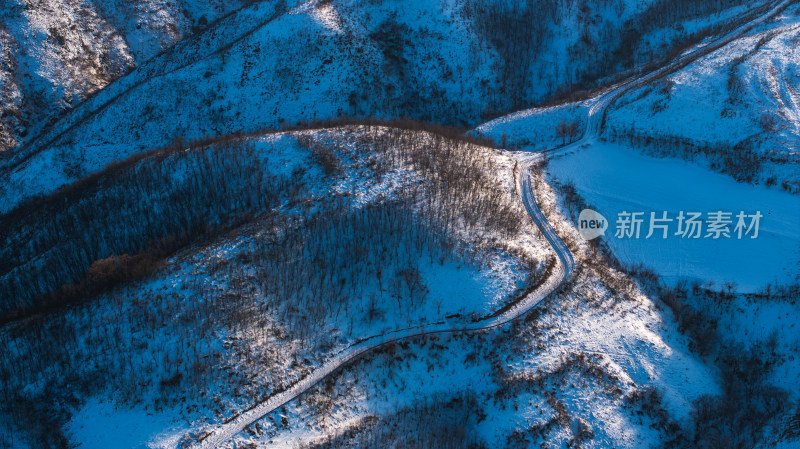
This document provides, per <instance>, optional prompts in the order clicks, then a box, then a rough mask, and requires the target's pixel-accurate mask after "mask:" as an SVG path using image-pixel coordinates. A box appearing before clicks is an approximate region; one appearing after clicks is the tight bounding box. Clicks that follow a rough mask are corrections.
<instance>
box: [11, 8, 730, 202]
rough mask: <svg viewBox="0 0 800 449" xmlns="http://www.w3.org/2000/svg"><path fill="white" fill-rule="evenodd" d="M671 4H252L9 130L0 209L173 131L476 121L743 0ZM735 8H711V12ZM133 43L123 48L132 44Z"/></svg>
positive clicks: (661, 46)
mask: <svg viewBox="0 0 800 449" xmlns="http://www.w3.org/2000/svg"><path fill="white" fill-rule="evenodd" d="M665 3H671V2H664V1H657V0H653V1H651V2H624V1H616V2H597V3H587V2H567V3H563V2H556V1H552V2H545V3H544V4H541V5H539V4H533V3H530V4H528V3H521V4H519V5H512V4H509V3H507V2H505V1H497V2H493V3H482V2H470V1H467V2H445V1H442V2H427V1H414V2H395V1H386V2H380V3H371V2H368V3H362V2H351V1H332V2H317V1H310V2H307V3H304V4H302V5H294V4H291V3H286V2H258V3H254V4H252V5H250V6H248V7H245V8H243V9H240V10H236V11H235V12H233V13H232V14H230V15H228V16H225V17H224V18H223V19H222V20H220V21H219V22H216V23H214V24H213V26H211V27H209V29H207V30H206V31H205V32H202V33H199V34H197V35H196V36H195V37H194V38H192V39H188V40H184V41H182V42H181V43H180V45H177V46H175V47H173V49H172V50H170V51H167V52H166V53H162V54H160V55H158V56H157V57H155V58H154V59H151V60H149V61H147V62H142V61H136V62H137V64H138V65H137V68H136V69H135V70H133V71H131V72H130V73H128V74H127V75H126V76H124V77H122V78H120V79H119V80H118V81H117V82H114V83H111V84H110V85H108V86H107V87H106V88H105V89H103V90H101V91H99V92H98V93H97V94H96V95H94V96H92V97H91V98H89V99H88V100H87V101H85V102H84V103H81V104H80V105H79V106H77V107H75V108H74V109H72V110H71V111H70V112H69V113H67V114H65V115H64V116H63V118H61V119H60V120H58V121H56V122H55V123H52V124H51V125H50V126H48V127H47V128H43V127H42V126H41V123H40V122H41V120H38V119H31V120H32V121H33V122H34V123H38V124H39V125H36V126H35V127H36V129H37V130H40V129H41V131H42V132H41V133H39V132H35V133H28V136H27V137H26V138H25V139H23V140H20V139H19V137H12V140H13V142H21V144H17V145H16V146H15V148H14V149H12V150H10V152H9V154H8V155H7V159H5V162H3V166H5V167H6V168H4V169H0V179H2V185H0V198H2V203H0V211H8V210H10V209H11V208H13V207H15V206H16V205H17V204H19V203H20V201H22V200H24V199H25V198H28V197H30V196H33V195H42V194H48V193H50V192H52V191H53V190H54V189H56V188H58V187H60V186H62V185H65V184H68V183H70V182H72V181H74V180H76V179H78V178H80V177H81V176H83V175H85V174H86V173H90V172H93V171H96V170H98V169H100V168H102V167H103V166H104V165H106V164H108V163H110V162H112V161H116V160H121V159H124V158H125V157H127V156H129V155H131V154H134V153H136V152H139V151H142V150H148V149H152V148H154V147H158V146H162V145H166V144H167V143H169V142H170V141H172V140H173V139H175V138H176V137H182V138H199V137H206V136H211V135H222V134H228V133H232V132H248V131H254V130H261V129H264V128H275V127H279V126H282V125H286V124H289V125H291V124H296V123H301V122H308V121H313V120H316V119H327V118H334V117H339V116H342V115H349V116H360V117H364V116H373V115H377V116H383V117H394V118H396V117H403V116H410V117H414V118H416V119H422V120H427V121H432V122H436V123H447V124H454V125H474V124H477V123H479V122H480V121H482V120H483V119H485V118H487V117H491V116H494V115H498V114H500V113H503V112H510V111H512V110H514V109H519V108H521V107H523V106H526V105H530V104H532V103H535V102H541V101H546V100H548V99H551V98H553V97H554V96H555V95H559V94H561V93H564V92H567V91H570V90H575V89H577V88H583V87H589V86H592V85H593V82H594V80H597V79H601V78H603V77H606V76H609V75H611V74H614V73H616V72H618V71H619V70H622V69H625V68H628V67H631V66H633V65H634V64H638V63H641V62H645V61H648V60H652V59H655V58H658V57H661V56H664V55H665V54H666V53H667V52H668V50H669V49H670V48H672V46H673V45H677V44H679V43H681V42H683V41H684V40H686V39H689V38H690V37H691V36H693V34H692V33H696V32H700V31H698V30H697V29H696V28H702V27H697V26H694V27H689V28H687V29H686V30H685V31H684V32H674V31H673V32H670V33H661V34H658V33H656V34H654V35H653V36H652V37H648V38H646V39H629V38H630V36H629V34H630V33H629V32H627V31H625V30H639V31H640V34H642V35H646V36H649V35H650V34H648V33H650V32H651V31H648V30H652V32H653V33H654V32H655V31H656V30H659V29H662V28H665V27H674V26H677V25H678V24H682V23H684V22H685V21H686V20H689V19H690V18H691V19H694V18H695V17H696V16H697V15H698V14H700V13H705V14H709V13H712V12H714V8H717V7H722V6H725V5H729V4H730V3H731V2H722V3H720V5H716V6H703V7H698V6H697V5H694V4H693V3H691V2H690V3H687V4H685V5H684V4H683V3H680V4H675V5H674V6H671V7H667V8H666V10H667V11H669V12H670V13H669V14H667V13H663V14H661V13H659V14H655V13H654V11H660V10H661V9H664V8H665V5H664V4H665ZM733 3H735V2H733ZM659 8H661V9H659ZM184 9H191V8H188V7H185V8H184ZM196 9H198V10H201V11H202V10H204V8H201V7H199V6H198V7H197V8H196ZM736 12H741V10H738V9H734V10H725V11H723V12H721V13H720V14H717V15H712V16H701V17H706V19H705V20H706V22H704V23H705V25H710V24H715V23H724V22H726V21H727V20H731V18H732V17H735V16H736V14H735V13H736ZM198 14H199V13H198ZM190 16H191V15H190ZM154 20H156V19H154ZM198 20H199V19H198ZM181 23H188V22H181ZM153 26H154V27H155V25H153ZM165 26H166V25H165ZM175 27H176V28H177V29H181V28H180V27H178V26H177V25H176V26H175ZM156 28H158V27H156ZM166 28H170V27H168V26H167V27H166ZM702 29H705V28H702ZM626 33H627V34H626ZM659 36H660V37H659ZM623 38H624V42H625V45H624V46H623V45H622V42H623ZM81 39H83V38H82V37H81ZM104 39H106V40H108V39H110V38H104ZM154 39H155V38H154ZM117 41H118V42H119V43H120V46H121V45H122V42H124V39H122V38H121V37H120V38H119V39H117ZM656 43H658V45H656ZM48 45H50V44H48ZM123 47H124V46H122V47H120V50H119V52H120V54H123V53H124V54H125V55H128V56H126V57H125V60H126V61H127V60H129V59H131V58H134V56H135V52H133V50H124V49H123ZM26 48H27V47H23V49H26ZM26 51H27V50H26ZM15 60H16V59H15V58H14V57H13V54H11V57H10V61H15ZM31 64H34V65H35V64H40V62H39V60H38V59H35V60H33V61H32V62H31ZM41 64H43V65H47V60H44V61H42V62H41ZM36 67H38V65H36V66H35V67H30V68H28V69H23V71H22V72H21V73H24V74H31V73H36ZM9 70H10V69H9ZM98 70H99V69H98ZM13 73H16V72H13V71H12V76H8V75H4V76H5V78H7V79H9V80H12V82H11V83H10V84H9V86H11V89H10V91H12V93H10V94H9V95H8V97H9V98H10V99H13V101H11V102H10V103H9V104H12V105H17V106H13V107H12V109H11V110H10V113H9V114H10V115H9V117H10V116H13V115H14V114H16V113H17V112H16V111H18V110H19V109H20V108H21V109H22V110H24V109H25V105H26V104H27V103H26V101H27V100H26V98H27V97H25V96H24V95H21V94H19V93H18V92H21V91H22V90H24V88H25V83H20V82H19V80H18V79H17V78H15V77H14V76H13ZM48 82H49V83H50V85H51V86H54V87H53V89H52V90H54V91H61V90H65V89H62V87H61V84H60V83H61V82H58V81H55V80H51V81H48ZM62 82H63V83H67V81H62ZM76 82H78V81H76ZM105 82H106V81H104V83H105ZM69 83H72V82H71V81H70V82H69ZM69 83H67V84H69ZM15 86H16V87H15ZM14 92H17V93H14ZM7 115H8V114H7ZM9 120H11V119H9ZM15 123H16V122H15ZM32 126H33V125H32Z"/></svg>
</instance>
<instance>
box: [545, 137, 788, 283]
mask: <svg viewBox="0 0 800 449" xmlns="http://www.w3.org/2000/svg"><path fill="white" fill-rule="evenodd" d="M548 171H549V172H550V174H551V175H552V177H553V179H555V180H557V181H559V182H561V183H566V182H571V183H573V184H574V185H575V187H576V188H577V190H578V192H579V194H580V195H581V196H582V197H583V198H584V199H585V200H586V202H587V203H588V204H589V205H590V206H591V207H593V208H594V209H595V210H597V211H598V212H600V213H601V214H602V215H603V216H605V217H606V219H608V221H609V229H608V230H607V231H606V235H605V237H604V239H605V241H606V242H608V244H609V245H610V246H611V248H612V249H613V250H614V253H615V254H616V255H617V257H618V258H620V259H621V260H622V261H623V262H625V263H627V264H630V265H635V264H639V263H641V264H644V265H646V266H648V267H651V268H652V269H655V270H656V271H657V272H658V273H659V274H661V275H663V276H664V277H665V278H666V279H667V280H668V281H669V282H674V281H675V280H677V279H682V278H684V279H689V280H699V281H700V282H701V283H703V282H707V281H711V282H714V283H715V284H716V285H717V286H718V287H721V286H722V285H723V284H724V283H725V282H733V283H735V284H736V285H737V286H738V288H739V290H740V291H742V292H753V291H756V290H759V289H761V288H762V287H765V286H766V284H767V283H779V284H786V283H796V282H798V280H800V278H798V276H800V264H798V261H800V227H798V225H797V224H798V223H800V198H798V196H797V195H791V194H788V193H786V192H781V191H778V190H775V189H768V188H765V187H763V186H751V185H747V184H742V183H737V182H736V181H734V180H733V179H731V178H730V177H727V176H725V175H723V174H719V173H715V172H712V171H710V170H708V169H705V168H702V167H699V166H697V165H694V164H691V163H688V162H685V161H681V160H675V159H658V158H654V157H650V156H645V155H642V154H640V153H639V152H637V151H636V150H633V149H631V148H627V147H624V146H621V145H617V144H611V143H602V142H597V143H596V144H594V145H592V146H590V147H589V148H586V149H581V150H578V151H576V152H574V153H572V154H567V155H564V156H559V157H555V158H554V159H553V160H551V162H550V165H549V167H548ZM623 211H627V212H643V213H644V214H643V215H642V218H643V223H642V229H641V235H640V237H639V238H638V239H637V238H617V237H615V232H616V228H617V226H616V222H617V217H618V214H619V213H620V212H623ZM664 211H666V212H667V217H668V218H671V219H673V220H675V221H672V222H669V223H667V224H668V225H670V231H669V235H668V237H667V238H666V239H665V238H663V234H662V232H663V231H662V230H661V229H660V228H656V229H655V232H654V234H653V235H652V236H651V238H649V239H648V238H645V237H646V236H647V234H648V233H649V223H650V220H649V218H650V213H651V212H654V213H656V216H657V218H661V217H662V216H663V215H662V213H663V212H664ZM680 211H684V212H685V213H688V212H701V213H702V214H703V216H702V217H703V219H704V220H705V219H706V218H707V213H709V212H716V211H723V212H731V213H732V215H731V220H732V223H731V224H730V225H729V229H730V236H731V237H730V238H725V237H721V238H719V239H716V240H715V239H713V236H712V237H706V235H707V229H706V228H704V229H703V230H702V231H701V232H702V235H701V237H700V238H698V239H689V238H682V237H681V236H680V235H675V232H677V216H678V213H679V212H680ZM740 211H745V213H747V214H753V213H755V212H761V214H762V215H763V218H761V219H760V229H759V234H758V237H757V238H755V239H752V238H750V237H751V236H752V233H751V235H750V236H744V235H743V237H742V238H741V239H739V238H738V236H737V233H735V232H734V228H735V226H736V223H737V219H736V215H737V214H738V213H739V212H740ZM749 223H750V220H749V219H748V220H747V224H748V226H749Z"/></svg>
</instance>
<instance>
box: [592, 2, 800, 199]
mask: <svg viewBox="0 0 800 449" xmlns="http://www.w3.org/2000/svg"><path fill="white" fill-rule="evenodd" d="M797 11H798V6H796V5H795V6H792V7H790V8H788V9H787V10H786V11H785V12H784V13H783V14H782V15H781V16H779V17H777V18H776V19H775V20H774V21H772V22H771V23H767V24H764V25H762V26H761V27H759V28H758V29H756V30H754V31H753V32H752V33H751V34H750V35H749V36H748V37H746V38H744V39H741V40H737V41H736V42H733V43H731V44H729V45H727V46H725V47H724V48H722V49H720V50H718V51H715V52H713V53H711V54H709V55H708V56H706V57H704V58H701V59H700V60H698V61H697V62H696V63H695V64H692V65H690V66H688V67H686V68H685V69H683V70H681V71H679V72H677V73H675V74H673V75H671V76H669V77H667V78H666V79H665V80H664V81H663V82H662V83H660V84H659V85H656V86H645V87H642V88H640V89H635V90H633V91H631V92H629V93H627V94H626V95H625V96H623V98H621V99H620V100H619V101H618V102H617V104H616V105H615V108H613V110H612V111H610V113H609V116H608V123H607V125H608V127H609V132H610V133H611V134H612V135H615V136H617V137H618V138H619V139H620V140H621V141H627V140H626V135H628V134H633V135H636V136H638V137H640V138H641V137H643V136H650V137H653V138H656V139H658V138H665V137H666V138H675V139H680V140H681V141H682V142H688V143H691V144H694V145H695V146H711V147H716V146H718V147H720V149H719V150H715V151H723V150H725V149H730V148H732V149H733V151H734V152H738V153H740V154H743V153H744V152H745V151H747V152H748V153H753V154H755V155H756V156H757V157H758V158H759V159H760V160H761V167H760V171H759V173H757V174H756V175H755V176H754V179H753V181H755V182H759V183H766V182H767V180H769V179H771V181H769V183H770V184H773V185H775V184H777V188H782V189H783V190H788V191H792V192H797V189H798V184H797V183H798V182H800V181H799V179H798V177H799V176H800V173H798V170H797V167H798V161H800V159H798V157H800V156H798V154H799V153H798V142H799V141H800V131H798V130H799V129H800V128H798V123H799V122H798V117H797V113H798V112H797V111H798V106H800V103H798V96H797V90H798V89H799V88H800V76H799V75H798V69H797V60H798V55H797V41H798V38H799V36H800V34H799V33H800V28H798V19H797ZM639 145H640V146H642V147H643V149H644V150H645V151H648V152H656V153H659V152H670V151H671V150H672V148H669V149H663V148H658V146H657V144H656V143H653V144H647V143H639ZM676 152H677V153H680V151H676ZM693 158H695V159H698V161H699V162H700V163H702V164H705V165H707V164H708V162H707V161H705V160H704V158H703V156H702V155H695V156H693ZM722 170H723V171H725V170H724V169H722ZM784 181H786V182H787V183H788V184H787V185H786V186H782V185H781V184H782V183H783V182H784Z"/></svg>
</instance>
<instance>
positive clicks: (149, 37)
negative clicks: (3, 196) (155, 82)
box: [0, 0, 247, 152]
mask: <svg viewBox="0 0 800 449" xmlns="http://www.w3.org/2000/svg"><path fill="white" fill-rule="evenodd" d="M245 3H247V2H243V1H238V0H234V1H219V0H208V1H206V0H190V1H182V0H177V1H176V0H172V1H162V0H156V1H149V0H148V1H125V2H117V1H109V0H91V1H68V0H37V1H25V0H9V1H6V2H3V4H2V5H0V104H1V106H0V108H2V109H0V152H3V151H4V150H8V149H13V148H15V147H17V146H18V145H20V144H21V143H23V142H25V141H27V140H30V139H31V138H32V137H34V136H35V135H37V134H38V133H39V132H41V130H42V129H43V128H44V127H46V126H48V125H50V124H52V123H53V122H54V121H55V120H56V119H58V118H59V117H60V116H62V115H63V113H65V112H66V111H68V110H70V109H71V108H73V107H75V106H76V105H78V104H80V103H81V102H83V101H85V100H86V99H87V97H89V96H91V95H93V94H95V93H96V92H97V91H98V90H100V89H103V88H105V87H106V86H107V85H108V84H109V83H111V82H112V81H114V80H116V79H118V78H119V77H120V76H123V75H124V74H126V73H128V72H129V71H130V70H131V69H133V68H134V67H136V66H138V65H140V64H142V63H144V62H145V61H147V60H149V59H151V58H152V57H154V56H155V55H157V54H158V53H160V52H162V51H163V50H165V49H168V48H170V47H172V46H173V45H174V44H175V43H177V42H179V41H181V40H184V39H186V38H187V37H189V36H192V35H193V34H194V33H196V32H197V31H200V30H202V29H204V28H206V27H208V26H209V24H211V23H213V22H214V21H215V20H217V19H219V18H220V17H223V16H225V15H226V14H228V13H230V12H232V11H234V10H236V9H238V8H241V7H242V6H243V5H244V4H245Z"/></svg>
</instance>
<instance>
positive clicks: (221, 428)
mask: <svg viewBox="0 0 800 449" xmlns="http://www.w3.org/2000/svg"><path fill="white" fill-rule="evenodd" d="M794 1H795V0H783V1H781V2H780V3H778V4H776V5H775V6H774V7H772V8H771V9H769V10H768V11H767V12H765V13H764V14H762V15H760V16H759V17H757V18H755V19H754V20H752V21H750V22H747V23H745V24H743V25H741V26H739V27H737V28H735V29H733V30H731V31H729V32H728V33H726V34H725V35H723V36H721V37H719V38H718V39H716V40H714V41H712V42H709V43H707V44H706V45H704V46H702V47H698V48H696V49H694V50H692V51H690V52H687V53H685V54H683V55H681V56H680V57H678V58H677V59H675V60H674V61H672V62H670V63H669V64H667V65H665V66H663V67H661V68H659V69H657V70H654V71H652V72H650V73H648V74H645V75H642V76H640V77H637V78H634V79H631V80H628V81H625V82H622V83H619V84H617V85H615V86H613V87H612V88H610V89H608V90H606V91H604V92H602V93H600V94H598V95H597V96H596V97H594V98H593V99H591V100H588V102H589V103H590V104H591V106H590V109H589V113H588V119H587V123H586V126H585V131H584V134H583V136H582V137H581V139H580V140H578V141H576V142H573V143H571V144H568V145H566V146H562V147H558V148H552V149H549V150H545V151H542V152H541V153H535V154H534V153H529V154H526V155H522V156H520V157H519V159H520V166H521V168H522V170H521V171H520V172H521V177H520V178H521V179H519V180H518V183H519V184H518V187H519V191H520V193H521V197H522V201H523V203H524V205H525V208H526V210H527V211H528V214H529V215H530V216H531V218H532V219H533V221H534V223H536V226H537V227H538V228H539V230H540V231H541V233H542V234H543V235H544V237H545V238H546V239H547V241H548V243H549V244H550V246H551V247H552V249H553V251H554V252H555V253H556V255H557V256H558V260H557V265H556V267H555V268H554V269H553V271H552V274H551V275H550V276H549V277H548V278H547V279H546V280H545V281H544V283H543V284H541V285H539V286H538V287H537V288H536V289H535V290H534V291H532V292H531V293H529V294H528V295H527V296H525V297H524V298H523V299H522V300H521V301H519V302H518V303H516V304H515V305H514V306H512V307H511V308H510V309H509V310H506V311H505V312H503V313H501V314H499V315H496V316H493V317H489V318H486V319H484V320H480V321H475V322H471V323H464V322H463V321H458V320H444V321H439V322H436V323H432V324H427V325H425V326H419V327H413V328H407V329H400V330H397V331H394V332H389V333H386V334H382V335H377V336H373V337H369V338H366V339H363V340H360V341H358V342H357V343H355V344H353V345H351V346H349V347H347V348H345V349H343V350H342V351H341V352H339V353H337V354H335V355H334V356H332V357H331V358H330V359H329V360H328V361H327V362H326V363H324V364H323V365H322V366H320V367H319V368H317V369H315V370H314V371H313V372H311V373H310V374H308V375H307V376H306V377H304V378H302V379H301V380H299V381H297V382H296V383H294V384H292V385H291V386H289V387H288V388H287V389H285V390H283V391H281V392H278V393H276V394H274V395H273V396H271V397H269V398H268V399H266V400H265V401H263V402H260V403H258V404H256V405H255V406H254V407H252V408H250V409H248V410H245V411H244V412H242V413H240V414H239V415H236V416H235V417H232V418H231V419H229V420H227V421H225V422H223V423H220V424H218V425H217V426H216V427H214V428H213V429H212V430H210V431H208V432H207V433H206V434H205V435H204V436H203V437H202V438H201V440H200V441H198V442H197V443H196V444H195V445H194V446H192V447H193V448H196V449H213V448H216V447H218V446H220V445H221V444H223V443H225V442H226V441H228V440H230V439H231V438H233V437H234V436H235V435H236V434H237V433H239V432H241V431H242V430H244V428H245V427H247V426H248V425H250V424H252V423H254V422H256V421H258V420H260V419H261V418H263V417H264V416H266V415H267V414H268V413H270V412H272V411H274V410H275V409H277V408H278V407H280V406H282V405H284V404H286V403H287V402H289V401H291V400H293V399H294V398H296V397H298V396H299V395H300V394H302V393H303V392H305V391H307V390H308V389H310V388H311V387H313V386H314V385H316V384H317V383H318V382H320V381H321V380H323V379H325V378H326V377H328V376H329V375H331V374H332V373H334V372H335V371H336V370H338V369H339V368H341V367H342V366H344V365H346V364H347V363H349V362H350V361H352V360H355V359H356V358H358V357H359V356H361V355H363V354H365V353H367V352H369V351H372V350H374V349H376V348H379V347H381V346H383V345H386V344H389V343H392V342H396V341H398V340H402V339H408V338H412V337H418V336H424V335H433V334H453V333H471V332H478V331H484V330H488V329H492V328H496V327H500V326H503V325H505V324H508V323H510V322H511V321H514V320H516V319H518V318H520V317H522V316H524V315H525V314H526V313H528V312H529V311H531V310H532V309H533V308H534V307H536V306H537V305H539V304H540V303H542V301H544V300H545V299H546V298H547V297H548V296H549V295H550V294H551V293H553V292H554V291H556V290H557V289H558V288H559V287H560V286H561V285H562V284H563V283H564V282H565V281H566V280H568V279H569V278H570V276H571V274H572V272H573V270H574V268H575V260H574V258H573V255H572V253H570V251H569V249H568V248H567V246H566V244H565V243H564V242H563V241H562V240H561V238H560V237H559V236H558V235H557V234H556V232H555V230H554V229H553V227H552V226H551V225H550V223H549V222H548V221H547V219H546V217H545V216H544V214H543V213H542V211H541V209H540V208H539V206H538V205H537V204H536V200H535V197H534V193H533V189H532V185H531V173H530V168H531V166H532V165H533V164H534V163H536V162H537V161H538V160H539V159H540V158H542V154H543V153H552V152H556V151H558V152H562V151H568V150H570V149H575V148H578V147H581V146H583V145H586V144H591V142H592V141H593V140H594V139H595V138H597V137H598V136H599V135H600V131H601V130H602V128H603V123H604V121H605V116H606V111H607V110H608V107H609V106H610V105H612V104H613V103H614V102H615V101H616V100H617V99H618V98H620V97H621V96H622V95H624V94H625V93H626V92H628V91H630V90H631V89H635V88H637V87H641V86H643V85H645V84H647V83H650V82H652V81H655V80H657V79H659V78H662V77H664V76H666V75H669V74H671V73H674V72H675V71H677V70H679V69H681V68H683V67H685V66H686V65H688V64H689V63H691V62H692V61H695V60H697V59H698V58H700V57H702V56H705V55H707V54H709V53H711V52H713V51H715V50H717V49H719V48H721V47H723V46H724V45H727V44H728V43H730V42H732V41H734V40H736V39H737V38H740V37H742V36H743V35H744V34H745V33H747V32H748V31H750V30H752V29H753V28H754V27H756V26H757V25H759V24H761V23H763V22H765V21H766V20H769V19H770V18H772V17H774V16H775V15H777V14H778V13H780V12H781V11H782V10H783V9H785V8H786V7H787V6H788V5H790V4H791V3H793V2H794Z"/></svg>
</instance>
